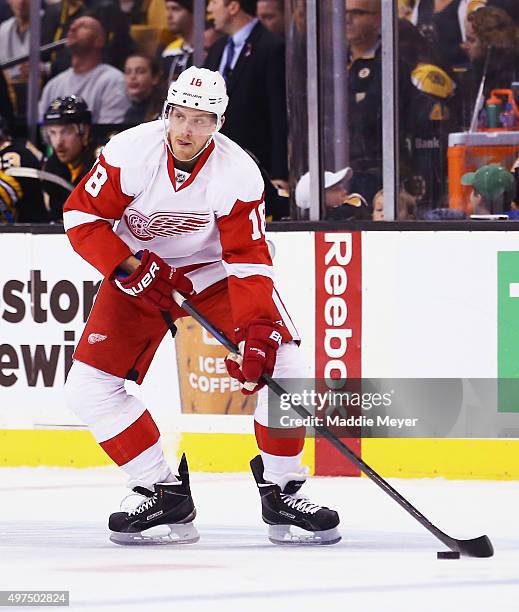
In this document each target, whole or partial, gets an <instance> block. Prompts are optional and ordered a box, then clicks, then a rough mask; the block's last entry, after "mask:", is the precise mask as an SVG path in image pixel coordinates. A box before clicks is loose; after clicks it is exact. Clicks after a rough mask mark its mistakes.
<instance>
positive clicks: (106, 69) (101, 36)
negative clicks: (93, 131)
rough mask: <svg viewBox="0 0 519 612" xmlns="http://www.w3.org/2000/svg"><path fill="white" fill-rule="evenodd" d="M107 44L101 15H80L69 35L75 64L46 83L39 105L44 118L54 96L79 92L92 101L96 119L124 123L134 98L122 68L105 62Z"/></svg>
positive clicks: (90, 103)
mask: <svg viewBox="0 0 519 612" xmlns="http://www.w3.org/2000/svg"><path fill="white" fill-rule="evenodd" d="M104 44H105V33H104V31H103V27H102V25H101V23H100V22H99V21H98V20H97V19H94V18H93V17H80V18H79V19H76V21H74V23H73V24H72V25H71V27H70V30H69V33H68V35H67V47H68V49H69V50H70V52H71V54H72V67H71V68H69V69H68V70H65V71H64V72H62V73H61V74H58V75H57V76H55V77H54V78H53V79H51V80H50V81H49V82H48V83H47V84H46V85H45V87H44V89H43V92H42V94H41V99H40V105H39V114H40V120H42V119H43V115H44V113H45V111H46V109H47V108H48V107H49V105H50V103H51V102H52V101H53V100H56V99H57V98H60V97H64V96H70V95H77V96H81V97H82V98H83V99H84V100H85V102H86V104H87V105H88V108H89V109H90V112H91V113H92V122H93V123H101V124H113V123H122V121H123V119H124V115H125V113H126V110H127V109H128V107H129V106H130V102H129V100H128V98H127V97H126V93H125V90H124V76H123V74H122V72H121V71H119V70H117V68H114V67H113V66H109V65H108V64H103V63H102V58H103V47H104Z"/></svg>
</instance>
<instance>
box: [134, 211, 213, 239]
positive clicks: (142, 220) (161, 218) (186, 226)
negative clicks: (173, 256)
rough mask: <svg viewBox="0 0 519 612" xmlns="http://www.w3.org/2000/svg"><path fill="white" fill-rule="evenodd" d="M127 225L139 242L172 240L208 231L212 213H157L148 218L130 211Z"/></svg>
mask: <svg viewBox="0 0 519 612" xmlns="http://www.w3.org/2000/svg"><path fill="white" fill-rule="evenodd" d="M125 219H126V224H127V225H128V229H129V230H130V232H131V233H132V234H133V235H134V236H135V237H136V238H138V239H139V240H153V238H156V237H160V238H170V237H171V236H180V235H182V234H195V233H196V232H203V231H205V230H206V229H208V225H209V223H210V222H211V213H210V212H209V211H206V212H156V213H153V214H152V215H151V217H147V216H146V215H143V214H142V213H141V212H138V211H137V210H129V211H128V212H127V213H126V215H125Z"/></svg>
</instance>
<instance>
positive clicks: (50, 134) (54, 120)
mask: <svg viewBox="0 0 519 612" xmlns="http://www.w3.org/2000/svg"><path fill="white" fill-rule="evenodd" d="M91 123H92V115H91V113H90V111H89V110H88V106H87V104H86V102H85V101H84V100H83V98H81V97H80V96H65V97H62V98H57V99H56V100H53V101H52V102H51V104H50V105H49V107H48V108H47V110H46V111H45V114H44V116H43V124H44V128H43V129H44V134H45V138H46V140H47V142H48V143H49V144H50V145H51V146H52V149H53V153H52V155H50V157H49V158H48V159H46V160H45V164H44V170H46V171H47V172H50V173H52V174H55V175H57V176H60V177H61V178H63V179H65V180H66V181H68V182H69V183H71V184H72V185H77V184H78V183H79V182H80V181H81V179H82V178H83V177H84V176H85V174H86V173H87V172H88V171H89V170H90V168H91V167H92V164H93V163H94V161H95V158H94V155H93V153H92V150H91V147H90V126H91ZM44 189H45V194H46V198H47V208H48V209H49V211H50V217H51V220H52V221H62V219H63V204H64V203H65V201H66V199H67V192H66V191H65V190H64V189H63V188H62V187H59V186H56V185H53V184H50V183H45V186H44Z"/></svg>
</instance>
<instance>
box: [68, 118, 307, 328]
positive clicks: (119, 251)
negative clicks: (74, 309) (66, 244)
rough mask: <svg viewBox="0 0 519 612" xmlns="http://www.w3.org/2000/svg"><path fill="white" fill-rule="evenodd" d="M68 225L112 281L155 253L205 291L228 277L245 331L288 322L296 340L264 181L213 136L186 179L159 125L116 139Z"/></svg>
mask: <svg viewBox="0 0 519 612" xmlns="http://www.w3.org/2000/svg"><path fill="white" fill-rule="evenodd" d="M63 220H64V224H65V230H66V232H67V235H68V237H69V240H70V242H71V244H72V246H73V248H74V250H75V251H77V252H78V253H79V254H80V255H81V256H82V257H83V258H84V259H86V260H87V261H88V262H89V263H91V264H92V265H93V266H95V267H96V268H97V269H98V270H99V271H100V272H101V273H102V274H104V275H105V276H109V275H110V274H111V273H112V272H113V271H114V270H115V268H116V267H117V266H118V265H119V264H120V263H121V262H122V261H123V260H124V259H126V258H127V257H128V256H129V255H131V254H134V253H136V252H137V251H139V250H141V249H148V250H150V251H153V252H155V253H157V254H158V255H159V256H160V257H162V258H163V259H165V260H166V261H167V262H168V263H169V264H170V265H172V266H174V267H175V268H182V269H183V271H184V272H185V273H186V274H187V275H188V276H189V278H190V279H191V281H192V283H193V287H194V289H195V291H197V292H200V291H202V290H203V289H205V288H206V287H208V286H210V285H212V284H213V283H215V282H217V281H219V280H222V279H224V278H225V277H228V279H229V294H230V299H231V304H232V309H233V318H234V322H235V325H236V326H237V327H242V326H244V325H246V324H247V323H248V322H249V321H250V320H252V319H257V318H267V319H270V320H272V321H275V320H279V319H280V318H282V319H283V320H284V321H285V324H286V325H287V327H288V328H289V329H288V331H289V332H290V333H291V335H292V337H297V332H296V331H295V329H293V326H292V325H291V323H290V322H289V319H288V317H287V315H286V313H285V312H284V308H283V306H282V304H281V303H280V301H279V298H278V297H277V294H276V293H275V291H274V285H273V271H272V261H271V258H270V255H269V252H268V248H267V245H266V241H265V202H264V183H263V179H262V177H261V174H260V172H259V170H258V167H257V166H256V164H255V163H254V161H253V160H252V159H251V158H250V157H249V155H247V153H246V152H245V151H243V149H241V148H240V147H239V146H238V145H237V144H236V143H234V142H233V141H232V140H230V139H229V138H227V137H226V136H223V135H222V134H219V133H217V134H215V136H214V139H213V141H212V142H211V144H210V145H209V146H208V147H207V149H206V150H205V151H204V152H203V154H202V155H201V156H200V158H199V160H198V162H197V164H196V166H195V168H194V170H193V172H192V173H191V174H190V175H186V173H182V172H180V171H178V170H177V171H176V170H175V164H174V158H173V156H172V155H171V152H170V151H169V149H168V148H167V147H166V145H165V142H164V136H163V124H162V121H161V120H159V121H153V122H150V123H144V124H142V125H140V126H137V127H135V128H132V129H129V130H127V131H125V132H122V133H120V134H118V135H116V136H115V137H114V138H112V139H111V140H110V142H109V143H108V144H107V145H106V146H105V147H104V149H103V152H102V154H101V155H100V157H99V159H98V160H97V162H96V164H95V165H94V166H93V168H92V170H91V171H90V172H89V173H88V174H87V175H86V176H85V177H84V179H83V180H82V181H81V183H80V184H79V185H78V186H77V187H76V189H75V190H74V191H73V192H72V194H71V195H70V197H69V198H68V200H67V202H66V204H65V209H64V215H63ZM116 222H118V223H117V224H116ZM290 328H292V329H290Z"/></svg>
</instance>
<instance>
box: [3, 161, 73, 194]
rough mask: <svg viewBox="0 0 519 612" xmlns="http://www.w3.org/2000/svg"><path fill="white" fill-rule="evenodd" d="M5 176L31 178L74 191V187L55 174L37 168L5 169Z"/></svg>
mask: <svg viewBox="0 0 519 612" xmlns="http://www.w3.org/2000/svg"><path fill="white" fill-rule="evenodd" d="M5 173H6V174H9V175H10V176H14V177H15V178H31V179H37V180H39V181H47V182H48V183H54V184H55V185H59V186H60V187H63V189H65V190H66V191H74V185H72V183H69V182H68V181H67V180H65V179H64V178H62V177H61V176H58V175H57V174H53V173H52V172H46V171H45V170H38V169H37V168H23V167H16V168H7V170H6V171H5Z"/></svg>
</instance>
